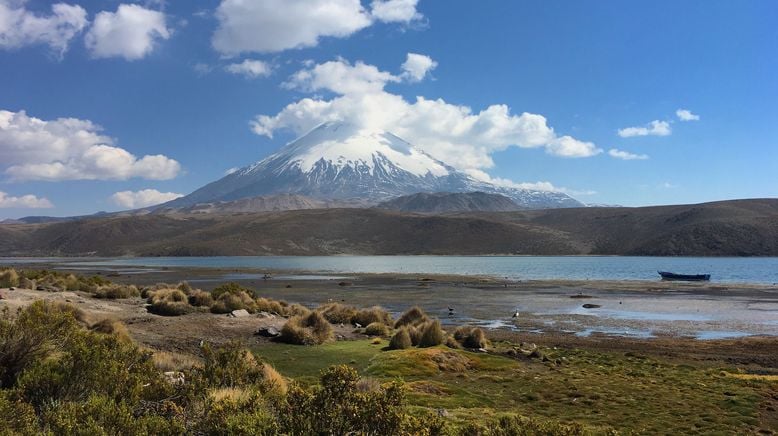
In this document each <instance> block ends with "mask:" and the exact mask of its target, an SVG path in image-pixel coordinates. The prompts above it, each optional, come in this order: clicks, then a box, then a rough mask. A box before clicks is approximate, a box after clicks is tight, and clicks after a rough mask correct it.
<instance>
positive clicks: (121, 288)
mask: <svg viewBox="0 0 778 436" xmlns="http://www.w3.org/2000/svg"><path fill="white" fill-rule="evenodd" d="M92 296H94V297H95V298H106V299H111V300H116V299H120V298H134V297H139V296H140V291H139V290H138V288H137V287H136V286H135V285H119V284H114V283H112V284H110V285H105V286H98V287H97V288H96V289H95V290H94V291H93V292H92Z"/></svg>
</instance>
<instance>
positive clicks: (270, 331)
mask: <svg viewBox="0 0 778 436" xmlns="http://www.w3.org/2000/svg"><path fill="white" fill-rule="evenodd" d="M256 334H257V335H258V336H262V337H264V338H275V337H278V336H281V332H279V331H278V330H277V329H276V328H275V327H262V328H260V329H259V330H257V333H256Z"/></svg>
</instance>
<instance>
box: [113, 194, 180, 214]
mask: <svg viewBox="0 0 778 436" xmlns="http://www.w3.org/2000/svg"><path fill="white" fill-rule="evenodd" d="M183 196H184V194H177V193H175V192H159V191H157V190H156V189H142V190H140V191H121V192H117V193H115V194H113V195H111V201H113V202H114V203H115V204H116V205H118V206H121V207H125V208H127V209H135V208H139V207H147V206H154V205H155V204H160V203H164V202H166V201H170V200H175V199H176V198H179V197H183Z"/></svg>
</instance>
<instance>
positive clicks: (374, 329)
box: [365, 322, 391, 336]
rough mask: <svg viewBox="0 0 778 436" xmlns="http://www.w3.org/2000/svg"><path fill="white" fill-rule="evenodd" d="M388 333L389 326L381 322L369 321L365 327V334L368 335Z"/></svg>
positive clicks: (387, 334) (384, 334)
mask: <svg viewBox="0 0 778 436" xmlns="http://www.w3.org/2000/svg"><path fill="white" fill-rule="evenodd" d="M390 333H391V330H390V329H389V326H387V325H386V324H384V323H382V322H371V323H370V324H368V325H367V327H365V334H366V335H368V336H389V334H390Z"/></svg>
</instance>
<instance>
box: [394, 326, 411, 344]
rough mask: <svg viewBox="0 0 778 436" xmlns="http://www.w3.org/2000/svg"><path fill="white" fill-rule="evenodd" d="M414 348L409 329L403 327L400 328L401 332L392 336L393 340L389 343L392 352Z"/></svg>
mask: <svg viewBox="0 0 778 436" xmlns="http://www.w3.org/2000/svg"><path fill="white" fill-rule="evenodd" d="M412 346H413V342H412V341H411V335H410V333H409V332H408V327H406V326H403V327H400V329H399V330H397V332H396V333H395V334H394V336H392V339H391V340H390V341H389V349H390V350H405V349H406V348H411V347H412Z"/></svg>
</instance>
